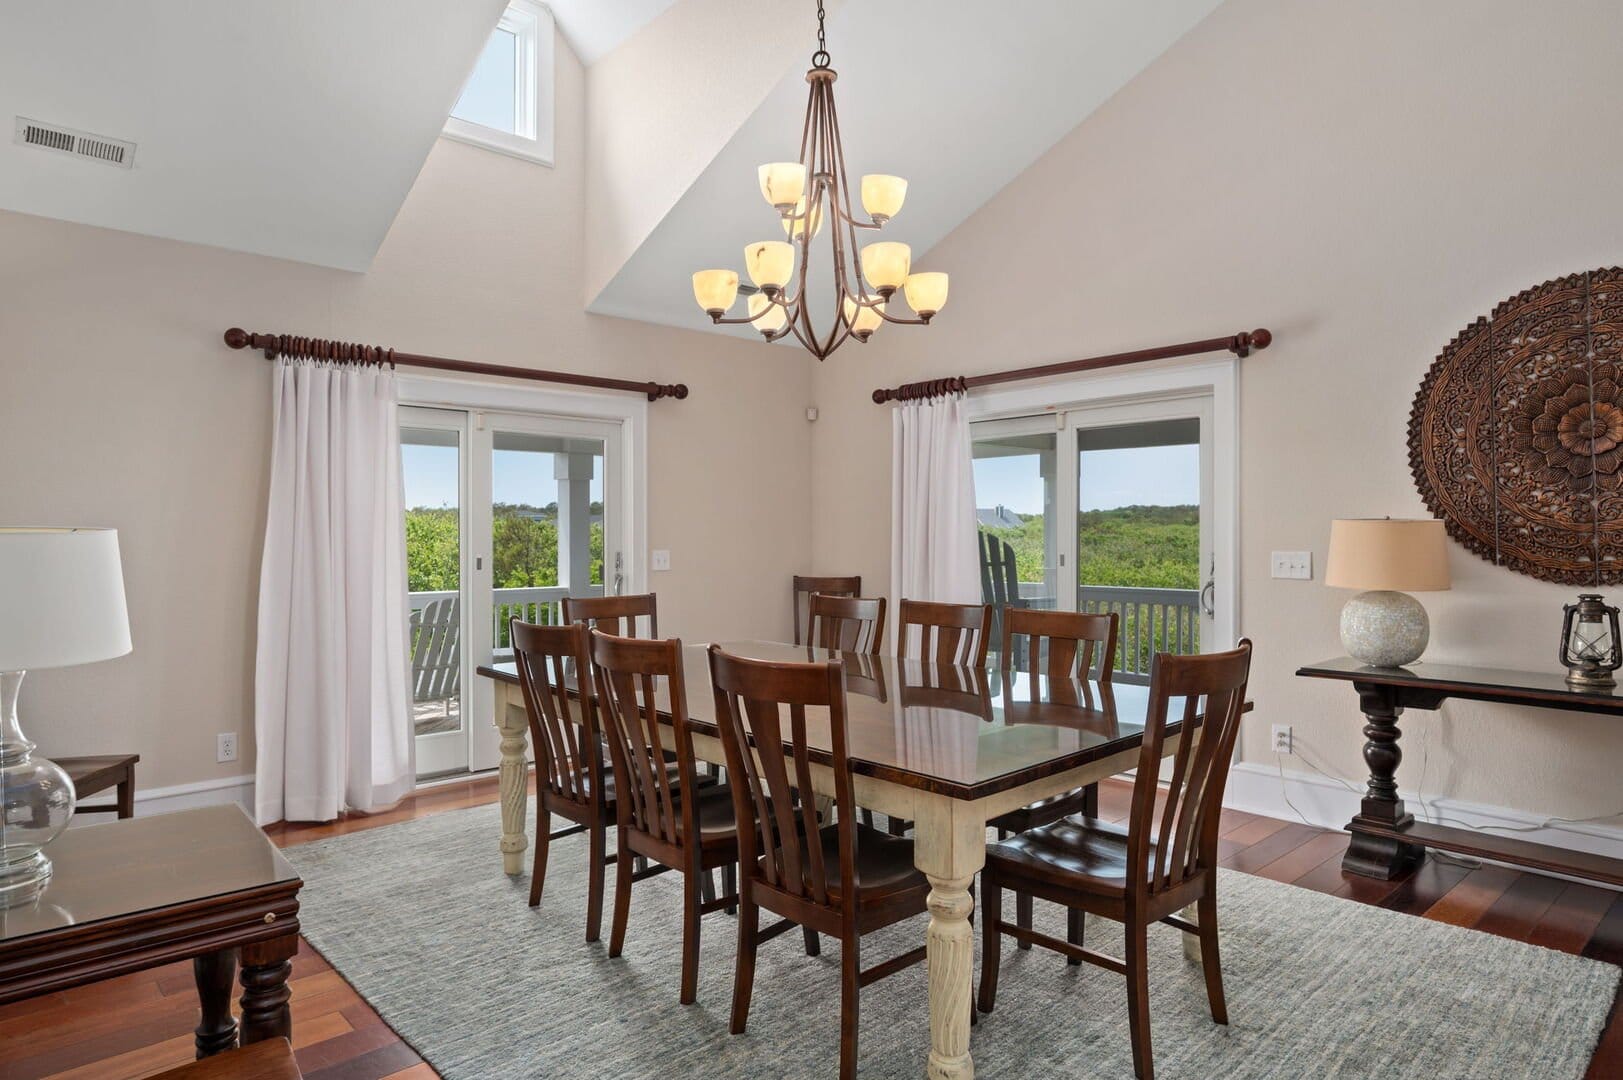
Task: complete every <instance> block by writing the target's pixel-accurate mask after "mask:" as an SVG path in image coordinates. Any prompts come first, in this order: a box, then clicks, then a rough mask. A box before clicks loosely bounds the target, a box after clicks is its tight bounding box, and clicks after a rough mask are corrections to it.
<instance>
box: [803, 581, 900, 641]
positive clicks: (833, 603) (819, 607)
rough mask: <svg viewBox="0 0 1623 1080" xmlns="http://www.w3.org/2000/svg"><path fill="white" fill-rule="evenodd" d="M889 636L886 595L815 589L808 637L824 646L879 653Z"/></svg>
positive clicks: (807, 628)
mask: <svg viewBox="0 0 1623 1080" xmlns="http://www.w3.org/2000/svg"><path fill="white" fill-rule="evenodd" d="M884 638H885V598H884V597H883V596H881V597H877V598H874V599H866V598H864V597H860V596H829V595H827V594H826V593H812V595H811V604H810V615H809V617H808V619H807V624H806V640H807V641H808V642H809V643H811V644H812V645H815V646H817V647H818V648H820V649H832V650H834V651H836V652H854V653H867V654H868V655H869V656H876V655H878V653H879V645H880V642H882V641H883V640H884Z"/></svg>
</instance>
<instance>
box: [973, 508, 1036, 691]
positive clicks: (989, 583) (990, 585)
mask: <svg viewBox="0 0 1623 1080" xmlns="http://www.w3.org/2000/svg"><path fill="white" fill-rule="evenodd" d="M979 535H980V538H981V600H982V602H983V603H987V604H991V605H992V626H991V631H990V633H991V640H992V641H994V642H1000V641H1002V640H1003V608H1004V607H1005V606H1012V607H1017V608H1020V607H1027V606H1028V604H1027V602H1026V601H1025V600H1022V599H1021V598H1020V577H1019V575H1018V574H1017V573H1016V572H1015V566H1014V548H1013V547H1011V546H1010V545H1009V542H1008V541H1007V540H1001V539H999V538H998V537H996V536H993V535H992V534H991V533H989V532H981V533H980V534H979ZM1024 640H1025V639H1024V638H1021V640H1020V641H1019V642H1017V643H1016V646H1015V647H1016V648H1017V649H1021V648H1023V647H1024ZM1019 659H1020V658H1019V657H1016V658H1015V662H1016V663H1018V662H1019ZM1002 662H1003V663H1004V664H1005V665H1006V664H1007V663H1008V658H1007V657H1005V658H1002Z"/></svg>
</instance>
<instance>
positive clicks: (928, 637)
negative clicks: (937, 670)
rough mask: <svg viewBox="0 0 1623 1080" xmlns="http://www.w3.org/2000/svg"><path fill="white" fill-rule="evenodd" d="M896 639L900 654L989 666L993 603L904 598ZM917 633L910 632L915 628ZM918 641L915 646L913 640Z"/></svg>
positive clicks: (969, 665)
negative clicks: (898, 638) (987, 658)
mask: <svg viewBox="0 0 1623 1080" xmlns="http://www.w3.org/2000/svg"><path fill="white" fill-rule="evenodd" d="M899 621H900V626H899V628H898V633H899V634H900V636H901V639H902V640H901V641H900V642H898V643H897V650H896V654H897V655H898V656H901V657H904V658H907V659H912V660H923V661H927V662H930V663H935V664H956V665H958V666H959V667H977V668H984V667H985V666H986V651H987V648H988V647H989V646H990V645H991V643H992V642H991V637H992V605H991V604H937V603H932V602H930V601H927V600H903V601H902V609H901V619H900V620H899ZM915 627H916V628H917V629H918V633H917V634H914V633H911V632H910V631H912V630H913V629H914V628H915ZM915 640H916V641H917V642H918V647H917V648H913V647H912V646H911V644H910V642H912V641H915Z"/></svg>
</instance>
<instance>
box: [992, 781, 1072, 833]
mask: <svg viewBox="0 0 1623 1080" xmlns="http://www.w3.org/2000/svg"><path fill="white" fill-rule="evenodd" d="M1098 812H1099V788H1098V787H1097V786H1096V785H1094V784H1089V785H1088V786H1087V787H1085V788H1078V789H1077V790H1075V791H1066V792H1061V793H1060V794H1058V795H1054V796H1050V797H1049V798H1046V799H1039V800H1038V801H1037V802H1034V803H1032V804H1031V805H1029V806H1022V807H1020V808H1018V809H1015V810H1010V811H1009V812H1008V813H1007V814H999V815H998V816H997V817H995V818H993V819H992V820H991V821H990V822H988V824H989V825H991V826H992V827H993V828H995V829H997V830H999V832H1000V833H1023V832H1030V831H1031V830H1032V829H1039V828H1041V827H1043V826H1044V825H1049V824H1052V823H1053V822H1055V821H1058V820H1060V819H1061V818H1066V817H1070V816H1072V815H1080V816H1082V817H1092V816H1093V815H1095V814H1097V813H1098Z"/></svg>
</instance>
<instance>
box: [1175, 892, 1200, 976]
mask: <svg viewBox="0 0 1623 1080" xmlns="http://www.w3.org/2000/svg"><path fill="white" fill-rule="evenodd" d="M1178 915H1179V916H1180V917H1182V918H1185V919H1188V920H1189V921H1190V922H1192V923H1194V924H1195V925H1196V926H1199V925H1200V908H1199V905H1197V904H1190V905H1189V906H1188V907H1186V908H1184V909H1182V910H1181V911H1179V912H1178ZM1183 956H1184V959H1185V960H1193V961H1194V962H1195V963H1197V964H1198V963H1200V938H1198V937H1196V936H1195V935H1194V934H1185V935H1183Z"/></svg>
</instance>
